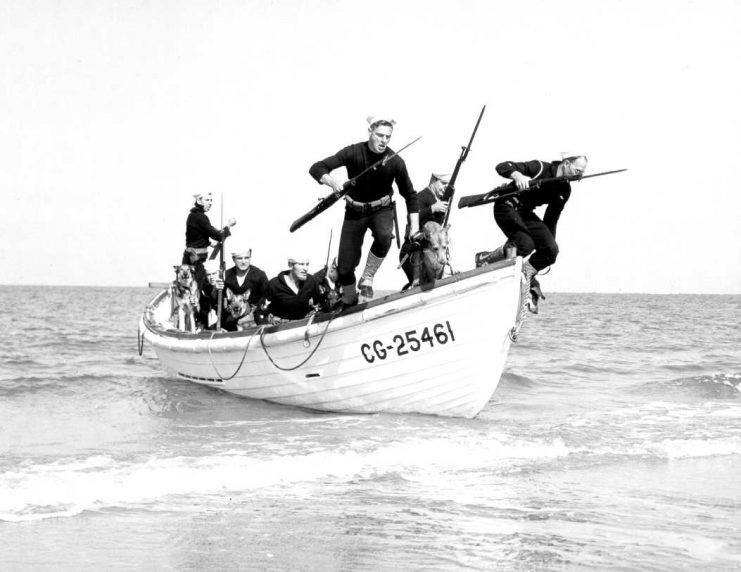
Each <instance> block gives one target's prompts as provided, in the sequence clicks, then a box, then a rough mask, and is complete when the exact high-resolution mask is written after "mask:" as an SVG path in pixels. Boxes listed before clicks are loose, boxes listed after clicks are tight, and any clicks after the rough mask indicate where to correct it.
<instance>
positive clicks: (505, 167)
mask: <svg viewBox="0 0 741 572" xmlns="http://www.w3.org/2000/svg"><path fill="white" fill-rule="evenodd" d="M560 164H561V161H553V162H550V163H549V162H547V161H537V160H534V161H527V162H525V163H516V162H514V161H505V162H504V163H499V164H498V165H497V167H496V169H497V173H499V174H500V175H501V176H502V177H505V178H507V179H509V178H510V175H511V174H512V173H513V172H515V171H517V172H518V173H522V174H523V175H525V176H527V177H531V178H532V179H535V180H538V179H551V178H553V177H556V176H557V171H558V166H559V165H560ZM570 196H571V185H570V184H569V183H566V182H556V183H548V184H545V185H542V186H541V187H539V188H538V189H533V190H531V191H525V192H522V193H520V194H518V195H516V197H517V199H518V201H519V204H517V208H518V210H526V211H532V210H533V209H535V208H536V207H539V206H540V205H548V207H546V211H545V214H544V215H543V222H544V223H545V225H546V226H547V227H548V228H549V229H550V231H551V233H552V234H554V235H555V234H556V224H557V223H558V219H559V217H560V216H561V211H563V207H564V205H565V204H566V201H568V200H569V197H570ZM505 200H506V199H505Z"/></svg>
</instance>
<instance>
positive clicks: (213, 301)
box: [198, 260, 226, 330]
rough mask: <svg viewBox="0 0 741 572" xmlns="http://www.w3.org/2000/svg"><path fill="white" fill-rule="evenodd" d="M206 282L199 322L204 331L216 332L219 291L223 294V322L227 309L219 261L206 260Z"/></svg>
mask: <svg viewBox="0 0 741 572" xmlns="http://www.w3.org/2000/svg"><path fill="white" fill-rule="evenodd" d="M203 268H204V270H205V276H206V280H205V282H204V283H203V286H201V289H200V298H199V300H200V304H199V306H200V310H199V312H198V316H199V322H200V324H201V326H202V328H203V329H204V330H216V329H218V328H217V322H218V308H219V291H221V293H222V296H221V298H222V300H221V304H222V308H221V315H222V320H223V318H224V314H225V308H226V296H225V295H224V280H223V279H222V278H221V277H220V276H219V272H220V270H219V261H218V260H206V262H204V263H203Z"/></svg>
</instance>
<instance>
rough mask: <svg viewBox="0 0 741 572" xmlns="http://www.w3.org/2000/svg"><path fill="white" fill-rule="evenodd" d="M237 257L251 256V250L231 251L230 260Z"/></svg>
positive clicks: (242, 248)
mask: <svg viewBox="0 0 741 572" xmlns="http://www.w3.org/2000/svg"><path fill="white" fill-rule="evenodd" d="M237 256H252V249H251V248H247V247H240V250H232V258H236V257H237Z"/></svg>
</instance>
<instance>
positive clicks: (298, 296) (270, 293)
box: [255, 256, 321, 324]
mask: <svg viewBox="0 0 741 572" xmlns="http://www.w3.org/2000/svg"><path fill="white" fill-rule="evenodd" d="M320 295H321V293H320V291H319V288H318V282H317V280H316V279H315V278H314V277H313V276H312V275H311V274H309V258H308V257H305V256H295V257H290V258H288V270H284V271H283V272H281V273H280V274H278V276H276V277H275V278H272V279H271V280H270V281H269V282H268V287H267V291H266V293H265V296H264V297H263V299H262V300H261V301H260V305H259V308H258V310H257V311H256V312H255V319H256V321H257V323H258V324H265V323H274V322H276V321H280V320H300V319H301V318H304V317H306V315H307V314H309V313H310V312H311V311H313V310H314V305H315V304H316V303H318V301H319V299H320ZM275 318H277V319H278V320H276V319H275Z"/></svg>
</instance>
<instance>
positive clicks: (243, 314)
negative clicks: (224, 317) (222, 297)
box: [226, 288, 255, 330]
mask: <svg viewBox="0 0 741 572" xmlns="http://www.w3.org/2000/svg"><path fill="white" fill-rule="evenodd" d="M249 297H250V290H247V291H246V292H244V293H242V294H234V293H233V292H232V291H231V290H229V289H228V288H227V289H226V311H227V312H228V314H229V316H228V321H229V322H231V323H232V324H236V329H238V330H244V329H246V328H249V327H250V326H254V325H255V319H254V318H253V316H252V306H251V305H250V303H249V301H248V300H249Z"/></svg>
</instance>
